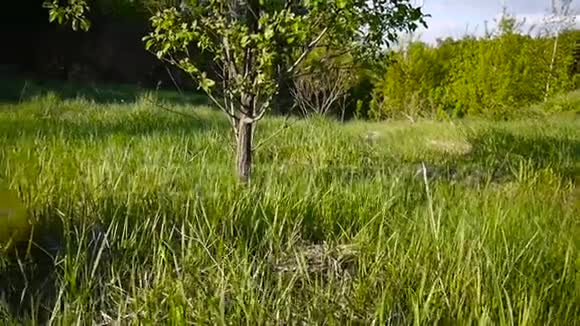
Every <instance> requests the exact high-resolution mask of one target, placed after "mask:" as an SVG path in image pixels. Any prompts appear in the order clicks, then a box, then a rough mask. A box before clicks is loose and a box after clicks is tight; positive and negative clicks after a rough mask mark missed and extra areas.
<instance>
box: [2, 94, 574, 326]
mask: <svg viewBox="0 0 580 326" xmlns="http://www.w3.org/2000/svg"><path fill="white" fill-rule="evenodd" d="M172 109H173V110H177V111H180V112H194V113H195V115H194V116H191V117H190V116H185V115H180V114H175V113H171V112H166V111H163V110H160V109H159V108H158V107H155V106H153V105H152V104H151V102H150V101H146V100H144V99H142V100H140V101H137V102H136V103H134V104H127V105H120V104H96V103H94V102H91V101H88V100H65V101H63V100H59V99H58V98H55V97H50V96H48V97H46V96H45V97H42V98H38V99H35V100H31V101H27V102H23V103H20V104H5V105H0V180H1V182H3V183H4V184H5V185H7V186H8V187H10V188H11V189H14V190H15V191H18V193H19V194H20V196H21V198H22V199H23V201H24V202H25V204H26V205H27V207H28V208H29V210H30V214H31V218H32V219H33V221H34V230H33V231H34V232H33V235H32V238H33V239H34V243H35V245H34V246H32V248H30V250H28V254H23V253H22V251H20V254H19V255H18V256H15V255H14V254H13V253H5V254H4V256H3V259H2V264H1V265H0V294H1V296H0V299H1V301H0V302H1V303H0V318H4V323H7V324H10V323H12V324H22V323H31V324H35V323H40V322H50V323H52V324H54V325H70V324H83V325H84V324H118V325H137V324H149V325H162V324H169V325H184V324H232V325H240V324H247V325H259V324H301V323H306V324H375V325H385V324H391V325H403V324H416V325H430V324H434V323H438V324H475V323H478V324H482V325H486V324H501V325H539V324H552V325H574V324H579V323H580V322H579V320H580V256H579V248H580V207H579V205H578V203H579V201H580V197H579V192H578V189H577V182H578V176H579V164H580V163H579V159H580V123H579V121H578V120H574V119H560V120H557V119H551V120H542V121H539V120H529V121H519V122H505V123H491V122H485V121H462V122H457V123H455V124H452V123H435V122H429V121H424V122H418V123H416V124H410V123H403V122H391V123H380V124H379V123H375V124H371V123H365V122H351V123H347V124H338V123H335V122H331V121H328V120H321V119H319V120H316V119H314V120H308V121H297V120H292V119H290V120H283V119H281V118H271V119H267V120H266V121H264V122H263V123H262V124H261V125H260V126H259V133H258V136H259V139H258V143H261V144H262V145H261V146H260V147H259V148H258V149H257V152H256V159H255V161H256V168H255V172H254V173H255V174H254V179H253V181H252V184H251V186H249V187H242V186H240V185H238V184H237V183H236V179H235V175H234V171H233V160H232V151H231V147H230V144H231V138H230V133H229V130H228V124H227V121H225V120H224V119H222V117H221V116H220V115H219V114H218V113H215V112H213V111H211V110H209V109H206V108H190V107H186V106H172ZM282 127H285V128H283V129H280V128H282ZM280 130H282V131H281V132H280ZM273 134H275V135H276V137H270V135H273ZM39 247H42V250H41V249H39Z"/></svg>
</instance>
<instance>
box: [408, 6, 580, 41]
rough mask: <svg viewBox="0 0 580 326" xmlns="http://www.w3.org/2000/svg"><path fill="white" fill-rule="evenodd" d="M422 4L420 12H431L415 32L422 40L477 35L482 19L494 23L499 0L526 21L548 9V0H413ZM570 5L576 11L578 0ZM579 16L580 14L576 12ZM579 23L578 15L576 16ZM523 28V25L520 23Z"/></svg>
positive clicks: (536, 18) (481, 30)
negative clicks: (424, 24) (427, 26)
mask: <svg viewBox="0 0 580 326" xmlns="http://www.w3.org/2000/svg"><path fill="white" fill-rule="evenodd" d="M416 1H419V2H420V4H422V5H423V12H424V13H427V14H431V17H430V18H427V24H428V25H429V28H428V29H427V30H424V29H423V30H420V31H419V34H418V36H419V37H420V38H421V39H422V40H423V41H425V42H429V43H433V42H435V40H436V39H437V38H440V37H447V36H452V37H455V38H458V37H461V36H463V35H465V34H466V32H467V33H468V34H470V35H481V34H483V33H484V31H485V21H486V20H487V21H488V24H489V25H490V26H493V25H494V18H497V17H499V15H500V14H501V12H502V7H503V4H505V6H506V7H507V9H508V12H509V13H511V14H514V15H516V17H518V18H526V21H527V22H528V23H527V24H526V25H527V26H531V24H532V23H538V22H541V21H542V18H543V17H544V16H545V15H546V14H547V13H549V11H550V8H551V0H416ZM572 9H573V12H574V13H580V0H574V1H573V5H572ZM578 18H580V16H578ZM576 23H577V24H579V23H580V19H576ZM524 29H527V27H524Z"/></svg>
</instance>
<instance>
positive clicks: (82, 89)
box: [0, 78, 208, 105]
mask: <svg viewBox="0 0 580 326" xmlns="http://www.w3.org/2000/svg"><path fill="white" fill-rule="evenodd" d="M152 91H154V90H148V89H142V88H139V87H136V86H131V85H98V84H95V85H86V84H83V85H80V84H73V83H64V82H57V81H38V80H35V81H33V80H25V79H5V78H0V102H5V103H19V102H23V101H27V100H30V99H33V98H35V97H38V96H42V95H46V94H48V93H53V94H56V95H58V96H59V97H60V98H62V99H76V98H79V97H81V98H85V99H88V100H93V101H95V102H96V103H99V104H111V103H134V102H135V101H136V100H137V99H139V98H140V97H141V96H142V95H143V94H146V93H148V92H152ZM155 92H157V91H155ZM157 93H158V96H159V98H160V99H161V100H163V101H164V102H167V103H171V104H176V105H206V104H208V101H207V97H206V96H205V95H203V94H201V93H193V92H184V93H183V94H180V93H178V92H176V91H169V90H159V91H158V92H157Z"/></svg>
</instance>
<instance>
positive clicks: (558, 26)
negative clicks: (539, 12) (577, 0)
mask: <svg viewBox="0 0 580 326" xmlns="http://www.w3.org/2000/svg"><path fill="white" fill-rule="evenodd" d="M550 2H551V12H550V15H548V16H547V17H546V18H545V25H546V30H547V31H548V33H551V34H553V35H552V36H554V45H553V47H552V59H551V60H550V73H549V75H548V80H547V81H546V89H545V92H544V101H547V100H548V97H549V96H550V91H551V84H552V77H553V76H552V75H553V73H554V65H555V63H556V57H557V54H558V47H559V42H560V35H561V34H562V33H563V32H564V31H565V30H566V29H569V28H571V27H573V26H574V25H575V24H576V14H575V13H573V10H572V2H573V0H550Z"/></svg>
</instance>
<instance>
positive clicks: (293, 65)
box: [286, 27, 328, 73]
mask: <svg viewBox="0 0 580 326" xmlns="http://www.w3.org/2000/svg"><path fill="white" fill-rule="evenodd" d="M326 32H328V27H325V28H324V29H323V30H322V31H321V32H320V34H318V36H317V37H316V38H315V39H314V40H312V42H310V44H308V46H307V47H306V50H304V52H302V54H301V55H300V56H299V57H298V59H296V61H295V62H294V63H293V64H292V66H291V67H290V68H288V70H287V71H286V72H287V73H292V72H293V71H294V70H295V69H296V68H297V67H298V65H300V63H301V62H302V61H303V60H304V59H305V58H306V56H307V55H308V54H309V53H310V52H311V51H312V49H314V47H315V46H316V44H317V43H318V42H320V40H321V39H322V37H323V36H324V35H325V34H326Z"/></svg>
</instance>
